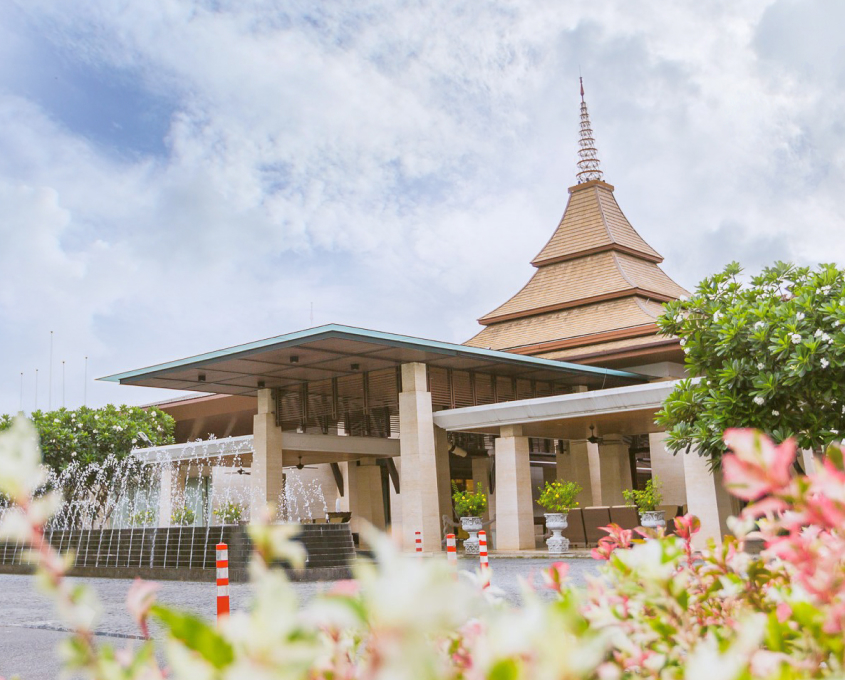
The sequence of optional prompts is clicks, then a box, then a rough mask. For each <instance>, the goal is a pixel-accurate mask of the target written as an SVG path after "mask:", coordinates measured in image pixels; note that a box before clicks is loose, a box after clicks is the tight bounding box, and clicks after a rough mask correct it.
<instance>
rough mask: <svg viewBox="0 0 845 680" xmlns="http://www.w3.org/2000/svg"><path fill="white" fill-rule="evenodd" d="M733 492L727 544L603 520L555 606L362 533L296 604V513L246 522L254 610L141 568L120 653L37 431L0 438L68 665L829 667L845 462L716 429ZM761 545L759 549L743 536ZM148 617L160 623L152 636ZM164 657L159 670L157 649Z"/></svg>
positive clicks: (501, 673)
mask: <svg viewBox="0 0 845 680" xmlns="http://www.w3.org/2000/svg"><path fill="white" fill-rule="evenodd" d="M726 441H727V442H728V446H729V447H730V449H731V450H732V451H733V453H731V454H729V455H727V456H726V457H725V459H724V462H723V465H724V473H725V477H726V479H727V482H728V484H729V487H730V489H731V490H732V491H733V492H734V493H735V494H737V495H738V496H739V497H740V498H743V499H744V500H747V501H749V505H748V506H747V507H746V509H745V510H744V511H743V512H742V514H741V516H740V517H739V518H737V519H735V520H733V521H732V526H733V530H734V532H735V533H736V534H737V537H736V538H728V539H726V541H725V542H724V544H723V545H721V546H718V547H717V546H715V545H711V546H710V548H708V549H707V550H705V551H703V552H702V553H701V554H700V555H695V554H693V550H692V547H691V540H690V539H691V537H692V535H693V534H694V533H695V532H696V531H697V530H698V522H697V520H696V519H695V518H693V517H691V516H686V517H679V518H676V519H675V525H676V529H677V535H676V536H669V537H663V536H660V535H659V534H655V535H653V537H652V540H648V541H645V542H642V543H636V542H635V541H634V540H633V532H631V531H628V530H623V529H621V528H619V527H617V526H613V525H611V526H610V527H607V532H608V536H607V537H605V539H603V541H602V544H601V545H600V547H599V548H598V549H597V550H596V555H597V556H598V557H600V558H602V559H604V560H605V561H606V564H605V566H604V567H603V569H602V574H601V576H600V577H594V578H592V579H591V581H590V584H589V587H588V589H587V591H586V592H582V591H579V590H577V589H574V588H571V587H570V586H569V585H568V583H567V569H568V566H567V565H566V564H560V563H559V564H556V565H554V566H553V567H552V568H551V569H549V570H548V571H547V572H546V573H545V574H544V580H545V582H546V585H547V587H548V588H549V589H551V590H552V591H554V592H555V593H556V594H557V600H556V601H554V602H552V603H548V602H544V601H543V600H542V599H541V598H540V597H539V596H538V594H537V593H535V592H533V591H532V590H531V589H530V588H529V587H528V586H525V590H524V592H523V604H522V605H521V606H519V607H514V606H510V605H508V604H506V603H504V602H503V601H501V600H500V599H499V597H498V596H497V592H496V589H495V587H494V586H491V587H486V588H485V586H486V585H488V580H489V574H490V572H489V571H486V572H483V573H480V574H478V575H476V576H475V577H470V578H468V579H464V580H459V579H456V578H454V571H453V570H452V569H451V568H450V567H449V565H448V564H447V563H446V561H445V560H436V559H435V560H419V559H413V558H410V557H405V556H402V555H400V554H398V553H397V552H396V551H395V550H394V549H393V548H392V546H391V545H390V543H389V541H388V540H387V539H386V538H385V537H384V536H381V535H378V534H376V533H372V535H371V536H370V537H369V539H368V540H369V542H370V543H371V544H372V545H373V546H374V548H375V551H376V554H377V561H376V562H375V563H374V564H363V565H360V566H358V568H357V570H356V580H355V581H341V582H338V583H337V584H335V586H334V587H333V588H332V589H331V590H330V591H329V592H328V593H327V594H325V595H322V596H318V597H316V598H314V600H312V602H311V603H309V604H308V605H307V606H303V607H301V606H300V605H299V604H298V603H297V600H296V597H295V595H294V593H293V592H292V590H291V588H290V586H289V584H288V582H287V580H286V578H285V575H284V572H282V571H280V570H273V569H270V568H269V567H268V565H269V564H270V563H271V562H273V561H275V560H277V559H283V560H285V561H287V562H289V563H290V564H292V565H295V566H301V565H302V563H303V559H304V553H303V548H302V546H301V545H300V544H298V543H295V542H293V541H291V540H290V539H291V538H292V536H293V534H294V532H295V531H296V528H295V526H294V525H284V524H283V525H271V524H269V523H268V522H269V518H270V517H272V511H271V510H270V509H268V510H267V511H266V512H265V513H264V515H262V516H261V517H258V518H256V523H255V524H253V525H251V526H250V529H249V530H250V535H251V538H252V541H253V545H254V547H255V554H254V556H253V561H252V564H251V565H250V570H251V576H252V582H253V587H254V604H253V605H252V609H251V610H250V611H238V612H235V613H233V614H232V615H231V617H229V618H228V619H224V620H223V621H222V622H221V625H220V626H219V627H215V626H214V625H212V624H210V623H208V622H206V621H204V620H202V619H200V618H197V617H196V616H194V615H191V614H185V613H180V612H176V611H173V610H170V609H168V608H166V607H163V606H161V605H158V604H156V602H155V592H156V589H157V587H158V586H157V585H156V584H154V583H147V582H144V581H141V580H137V581H136V583H135V585H134V586H133V587H132V588H131V590H130V592H129V594H128V596H127V607H128V608H129V610H130V612H131V613H132V615H133V616H134V618H135V620H136V621H137V623H138V626H139V630H140V632H141V635H142V636H143V637H144V638H145V640H144V641H142V642H141V643H140V644H138V645H135V646H134V647H132V646H128V647H125V648H123V649H119V650H115V649H113V648H111V647H110V646H109V645H108V643H107V642H104V641H103V640H102V639H100V638H97V637H95V635H94V633H93V631H94V630H95V626H96V622H97V617H98V612H99V604H98V602H97V599H96V596H95V595H94V593H93V591H91V590H90V589H89V588H88V586H86V585H85V584H74V585H70V583H69V582H68V580H67V579H66V578H64V573H65V570H66V568H67V564H68V561H67V560H65V559H63V558H62V557H60V556H59V555H58V554H57V553H56V552H55V551H54V550H53V549H52V548H51V547H50V545H49V544H48V543H47V542H45V541H44V540H43V538H44V536H43V529H42V527H43V524H44V522H45V520H46V519H47V518H48V517H49V516H50V514H51V512H53V511H54V510H55V508H56V506H57V503H58V498H57V497H56V495H55V494H48V495H45V496H42V497H40V498H38V499H37V500H33V494H34V492H35V491H36V489H37V488H38V487H39V485H40V484H41V483H42V482H43V471H42V469H41V467H40V465H39V463H40V457H39V452H38V447H37V442H36V438H35V436H34V431H33V430H32V428H31V426H30V425H28V424H27V423H25V422H24V421H21V422H19V423H17V424H16V425H15V426H14V427H13V428H12V429H11V431H10V432H9V433H7V434H5V435H3V436H0V493H2V494H4V495H5V496H6V497H8V498H9V499H10V500H11V501H12V502H13V503H14V504H15V506H16V507H15V509H14V510H12V511H10V512H8V513H7V514H6V515H5V516H4V519H3V522H2V525H0V535H3V536H4V537H11V538H14V539H16V540H20V541H24V542H26V543H28V544H29V545H30V546H31V547H32V553H31V560H32V561H33V562H34V563H35V564H36V565H37V569H38V574H39V578H38V580H37V582H38V583H39V584H41V586H42V587H43V588H44V589H45V590H46V591H47V592H48V593H49V594H50V595H51V596H52V597H53V598H54V599H55V601H56V603H57V605H58V612H59V615H60V616H61V618H62V620H63V622H64V624H65V625H66V626H67V627H68V628H69V629H70V630H71V631H73V633H72V635H71V636H70V637H69V638H68V639H67V640H66V641H65V642H63V643H62V644H63V650H62V656H63V658H64V659H65V663H66V670H67V671H68V672H69V674H74V675H81V676H84V677H89V678H122V679H135V680H141V679H144V680H149V679H155V680H159V679H162V678H165V677H167V678H173V679H183V678H184V679H189V678H190V679H191V680H194V679H197V678H199V679H206V678H208V679H211V678H221V679H227V680H228V679H235V678H285V679H302V680H341V679H343V680H357V679H360V680H365V679H366V680H387V679H393V678H402V679H408V680H416V679H419V680H423V679H425V680H438V679H441V680H522V679H526V680H527V679H529V678H531V679H534V678H537V679H539V680H545V679H553V678H554V679H557V678H567V679H570V678H572V679H575V678H583V679H593V678H595V679H596V680H617V679H618V680H623V679H627V678H654V679H659V680H699V679H705V680H756V679H766V680H791V679H793V678H826V677H830V678H841V677H842V674H843V668H844V667H845V666H844V665H843V664H845V637H844V636H843V628H845V566H844V565H843V560H844V559H845V536H843V527H844V526H845V471H843V469H842V455H841V453H839V452H837V451H832V452H831V455H829V456H828V459H827V461H826V463H825V469H824V470H823V471H822V472H820V473H818V474H815V475H809V476H806V477H804V476H792V475H790V473H789V467H790V464H791V462H792V460H793V458H794V455H795V444H794V443H793V442H792V441H787V442H784V443H783V444H781V445H779V446H777V445H775V444H773V443H772V442H771V441H770V440H768V439H767V438H765V437H763V436H762V435H760V434H758V433H755V432H750V431H747V430H734V431H729V432H728V433H727V435H726ZM753 538H759V539H762V540H763V542H764V546H765V547H764V550H763V552H762V554H761V555H760V556H751V555H749V554H748V553H747V552H745V551H744V549H743V548H744V544H745V542H746V541H747V540H749V539H753ZM150 619H155V620H156V621H157V622H158V623H159V625H160V627H161V630H162V633H161V634H160V635H159V638H158V639H156V640H150V639H149V633H150V626H149V622H150ZM161 658H165V659H166V663H167V668H161V667H160V665H159V663H160V662H159V659H161Z"/></svg>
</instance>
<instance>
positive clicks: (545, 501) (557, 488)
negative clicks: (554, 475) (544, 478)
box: [537, 481, 581, 512]
mask: <svg viewBox="0 0 845 680" xmlns="http://www.w3.org/2000/svg"><path fill="white" fill-rule="evenodd" d="M579 493H581V486H580V485H579V484H578V483H577V482H558V481H555V482H546V485H545V486H543V487H540V497H539V498H538V499H537V505H539V506H540V507H541V508H545V509H546V510H548V511H549V512H569V511H570V510H572V508H577V507H578V501H576V500H575V498H576V497H577V496H578V494H579Z"/></svg>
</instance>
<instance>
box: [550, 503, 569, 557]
mask: <svg viewBox="0 0 845 680" xmlns="http://www.w3.org/2000/svg"><path fill="white" fill-rule="evenodd" d="M568 517H569V513H566V512H547V513H546V528H547V529H549V530H550V531H551V532H552V535H551V537H550V538H547V539H546V545H547V546H548V547H549V554H551V555H560V554H562V553H565V552H567V551H568V550H569V539H568V538H566V537H564V536H561V535H560V532H561V531H563V530H564V529H566V527H568V526H569V520H568Z"/></svg>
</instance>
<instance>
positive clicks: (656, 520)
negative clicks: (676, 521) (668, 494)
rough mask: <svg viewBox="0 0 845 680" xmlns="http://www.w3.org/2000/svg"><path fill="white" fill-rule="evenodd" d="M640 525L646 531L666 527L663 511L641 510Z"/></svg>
mask: <svg viewBox="0 0 845 680" xmlns="http://www.w3.org/2000/svg"><path fill="white" fill-rule="evenodd" d="M640 524H642V525H643V526H644V527H645V528H646V529H657V528H659V527H665V526H666V511H665V510H643V511H642V512H641V513H640Z"/></svg>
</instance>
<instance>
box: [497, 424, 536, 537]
mask: <svg viewBox="0 0 845 680" xmlns="http://www.w3.org/2000/svg"><path fill="white" fill-rule="evenodd" d="M534 547H535V545H534V503H533V501H532V498H531V465H530V463H529V460H528V437H524V436H522V426H520V425H507V426H503V427H501V428H500V429H499V438H498V439H496V549H497V550H533V549H534Z"/></svg>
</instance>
